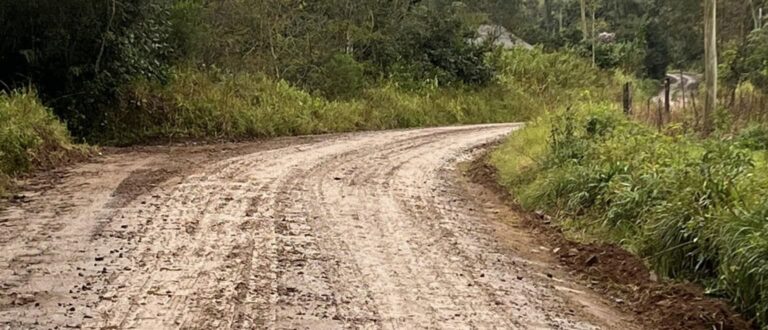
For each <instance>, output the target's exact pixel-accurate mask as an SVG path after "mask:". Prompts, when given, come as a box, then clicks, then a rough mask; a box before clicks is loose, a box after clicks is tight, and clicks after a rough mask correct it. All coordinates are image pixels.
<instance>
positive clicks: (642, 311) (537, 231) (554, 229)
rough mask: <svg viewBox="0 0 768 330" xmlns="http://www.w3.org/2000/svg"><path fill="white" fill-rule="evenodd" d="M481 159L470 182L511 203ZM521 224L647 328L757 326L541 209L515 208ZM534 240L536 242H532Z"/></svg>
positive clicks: (571, 270) (677, 329) (682, 329)
mask: <svg viewBox="0 0 768 330" xmlns="http://www.w3.org/2000/svg"><path fill="white" fill-rule="evenodd" d="M486 157H487V155H484V156H482V157H478V158H476V159H475V161H473V162H472V164H471V168H470V169H469V170H468V171H467V173H468V174H469V175H468V176H469V177H470V179H471V181H472V182H474V183H477V184H480V185H482V186H484V187H486V188H487V189H490V190H492V191H495V193H496V195H497V196H501V199H502V200H503V203H505V204H507V205H513V207H514V203H513V202H512V201H511V198H510V196H509V195H508V191H505V190H504V189H503V188H502V187H500V186H499V185H498V184H497V182H498V181H497V179H496V171H495V169H494V168H493V167H492V166H491V165H489V164H488V163H487V158H486ZM515 209H516V211H515V213H516V214H517V215H518V217H519V218H518V221H517V223H518V224H520V225H521V226H522V228H524V229H525V232H527V233H530V234H531V235H532V237H534V240H535V242H539V243H540V244H545V245H547V247H548V248H549V249H552V251H553V252H554V254H555V256H556V257H557V260H558V261H559V262H560V264H562V265H564V266H565V267H566V269H567V270H568V272H569V273H570V274H571V275H572V276H574V277H576V281H577V282H580V283H583V284H584V285H585V286H587V287H588V288H590V289H592V290H593V291H595V292H599V293H601V295H602V296H604V297H609V298H610V299H609V300H610V301H611V302H612V303H613V305H614V307H615V308H617V309H620V310H624V311H626V312H628V313H630V314H632V315H635V316H636V321H637V323H638V324H642V325H643V328H645V329H659V330H689V329H690V330H712V329H715V330H747V329H754V328H756V327H753V326H752V325H750V324H749V323H748V322H746V321H745V320H744V319H743V318H742V317H741V316H740V315H739V314H737V313H735V312H734V311H733V310H732V309H731V308H730V307H729V306H728V304H727V302H725V301H724V300H720V299H716V298H713V297H707V296H706V295H705V294H704V291H703V289H702V288H701V287H700V286H698V285H695V284H690V283H680V282H674V281H670V280H664V279H660V278H659V277H658V276H657V275H656V274H654V273H653V272H652V271H650V270H649V269H648V267H647V266H646V265H645V263H644V262H643V260H642V259H641V258H640V257H638V256H636V255H633V254H631V253H629V252H627V251H626V250H624V249H622V248H621V247H618V246H615V245H610V244H597V243H592V244H582V243H579V242H574V241H571V240H568V239H567V238H566V237H565V235H564V233H563V232H562V231H561V229H560V227H559V226H558V225H557V223H556V220H555V219H552V218H550V217H549V216H547V215H545V214H542V213H529V212H525V211H523V210H520V209H519V208H517V207H515ZM534 244H535V243H534Z"/></svg>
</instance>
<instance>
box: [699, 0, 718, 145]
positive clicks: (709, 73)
mask: <svg viewBox="0 0 768 330" xmlns="http://www.w3.org/2000/svg"><path fill="white" fill-rule="evenodd" d="M704 84H705V88H706V100H705V102H704V112H703V114H702V133H703V134H704V136H708V135H709V134H710V133H711V132H712V129H713V125H712V116H713V114H714V113H715V108H716V107H717V1H716V0H704Z"/></svg>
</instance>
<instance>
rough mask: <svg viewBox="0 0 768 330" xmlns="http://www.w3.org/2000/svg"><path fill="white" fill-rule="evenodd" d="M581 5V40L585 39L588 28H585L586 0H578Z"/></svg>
mask: <svg viewBox="0 0 768 330" xmlns="http://www.w3.org/2000/svg"><path fill="white" fill-rule="evenodd" d="M580 1H581V2H580V3H579V4H580V5H581V33H582V34H581V35H582V38H583V40H587V36H588V35H589V29H588V28H587V0H580Z"/></svg>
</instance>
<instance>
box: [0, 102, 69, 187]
mask: <svg viewBox="0 0 768 330" xmlns="http://www.w3.org/2000/svg"><path fill="white" fill-rule="evenodd" d="M82 151H83V150H81V148H80V147H76V146H74V145H73V144H72V142H71V139H70V136H69V133H68V132H67V130H66V128H65V127H64V125H62V124H61V123H60V122H59V121H58V120H57V119H56V117H55V116H54V115H53V114H52V113H51V111H50V110H49V109H47V108H45V107H44V106H42V105H41V104H40V102H39V101H38V99H37V95H36V94H35V93H34V92H31V91H27V92H14V93H11V94H7V93H1V92H0V195H3V194H4V193H5V191H6V189H7V188H8V179H9V177H11V176H13V175H17V174H19V173H23V172H24V171H26V170H28V169H29V168H30V167H32V166H48V165H52V164H57V163H60V161H61V160H62V159H63V158H66V157H69V156H70V155H72V154H76V153H80V152H82Z"/></svg>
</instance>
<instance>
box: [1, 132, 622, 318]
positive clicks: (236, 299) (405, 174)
mask: <svg viewBox="0 0 768 330" xmlns="http://www.w3.org/2000/svg"><path fill="white" fill-rule="evenodd" d="M517 127H518V126H516V125H484V126H470V127H452V128H431V129H420V130H404V131H388V132H374V133H356V134H345V135H333V136H325V137H307V138H289V139H278V140H273V141H267V142H258V143H244V144H229V145H220V146H207V147H158V148H145V149H137V150H134V151H122V152H116V153H112V154H110V155H108V156H105V157H104V158H103V159H100V160H98V161H97V162H95V163H90V164H83V165H79V166H75V167H73V168H71V169H67V170H62V171H59V172H57V173H52V174H49V175H48V176H42V177H40V178H37V179H35V180H31V181H30V182H28V183H27V185H26V188H25V191H24V192H23V193H21V194H20V195H18V196H16V198H15V199H14V201H13V202H12V203H11V204H10V205H8V206H7V207H6V209H5V210H4V211H2V213H0V247H1V248H2V251H3V253H2V254H1V255H0V329H6V328H7V329H27V328H30V329H52V328H59V329H65V328H99V329H190V328H194V329H261V328H269V329H305V328H306V329H343V328H355V329H357V328H366V329H367V328H383V329H414V328H445V329H463V328H483V329H485V328H512V329H515V328H519V329H619V328H620V329H633V328H634V327H633V326H632V325H631V324H630V323H631V321H627V320H629V318H627V317H625V316H624V315H622V314H621V313H620V312H618V311H616V310H613V309H611V308H610V307H606V306H609V305H610V304H606V303H604V302H603V300H602V298H599V297H597V296H595V295H594V294H592V293H590V291H589V290H587V289H584V288H582V287H579V286H578V285H576V284H572V283H573V282H574V281H572V280H571V279H570V278H569V275H567V274H566V273H565V272H564V271H562V270H560V269H558V267H557V266H555V264H556V263H555V262H551V256H550V254H549V252H548V251H546V248H544V247H538V246H536V245H532V244H533V243H532V242H531V240H530V238H529V237H527V236H526V234H525V233H524V232H522V231H521V230H520V229H518V228H517V227H515V225H514V221H511V220H510V219H511V217H513V213H512V212H511V211H510V210H509V209H507V208H505V207H504V206H502V205H501V204H500V203H498V202H494V200H493V199H490V198H486V197H484V196H485V193H486V192H483V191H482V190H480V188H478V187H475V186H472V185H471V184H470V183H468V182H467V181H466V180H463V177H462V175H461V174H460V172H459V171H458V170H457V169H456V167H457V166H458V164H459V163H461V162H462V161H466V160H469V159H470V158H471V157H472V156H473V154H476V153H477V152H478V149H477V147H479V146H482V145H484V144H486V143H488V142H491V141H494V140H498V139H499V138H501V137H503V136H505V135H506V134H508V133H510V132H511V131H512V130H514V129H516V128H517Z"/></svg>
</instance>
